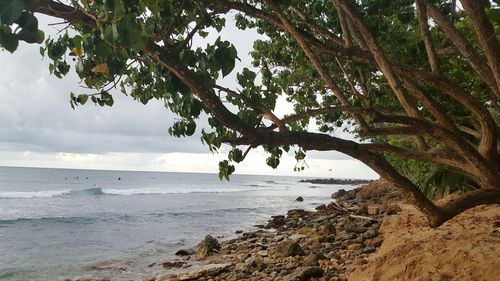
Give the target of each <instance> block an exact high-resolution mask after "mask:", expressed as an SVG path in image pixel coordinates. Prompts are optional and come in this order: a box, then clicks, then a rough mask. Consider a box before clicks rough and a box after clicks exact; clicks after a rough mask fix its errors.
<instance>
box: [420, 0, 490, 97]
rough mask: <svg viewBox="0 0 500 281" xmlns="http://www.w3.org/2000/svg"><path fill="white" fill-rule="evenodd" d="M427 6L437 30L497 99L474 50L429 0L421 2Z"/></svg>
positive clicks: (488, 70)
mask: <svg viewBox="0 0 500 281" xmlns="http://www.w3.org/2000/svg"><path fill="white" fill-rule="evenodd" d="M421 1H422V2H424V3H425V4H426V5H427V13H428V14H429V15H430V16H431V17H432V18H433V19H434V21H435V22H436V23H437V24H438V26H439V28H440V29H441V30H443V32H444V34H446V36H447V37H448V38H449V39H450V40H451V42H453V44H454V45H455V46H456V47H457V49H458V51H459V52H460V54H461V55H462V56H463V57H464V58H466V59H467V61H468V62H469V64H470V65H471V66H472V68H473V69H474V70H475V71H476V72H477V74H478V75H479V77H480V78H481V80H482V81H483V82H484V83H486V84H487V85H488V87H489V88H490V89H491V91H492V92H493V93H494V94H495V95H496V96H497V98H498V97H500V92H499V90H498V87H497V84H496V82H495V78H494V76H493V73H492V71H491V69H489V68H488V65H487V64H486V63H485V61H484V60H482V59H481V58H480V57H479V56H478V55H477V54H476V52H475V51H474V48H473V47H472V46H471V45H470V44H469V42H467V40H465V38H464V37H463V36H462V34H461V33H460V32H459V31H458V30H457V29H456V28H455V26H453V24H452V23H451V22H450V21H449V20H448V19H447V18H446V17H445V16H444V15H443V14H442V13H441V12H440V11H439V9H438V8H437V7H436V6H435V5H434V4H432V3H430V2H429V0H421Z"/></svg>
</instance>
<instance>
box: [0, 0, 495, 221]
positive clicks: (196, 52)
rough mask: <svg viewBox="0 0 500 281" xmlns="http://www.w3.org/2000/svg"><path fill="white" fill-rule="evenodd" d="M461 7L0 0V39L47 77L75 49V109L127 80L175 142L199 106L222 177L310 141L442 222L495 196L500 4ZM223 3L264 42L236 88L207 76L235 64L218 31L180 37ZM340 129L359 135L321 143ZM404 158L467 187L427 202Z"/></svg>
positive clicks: (439, 0)
mask: <svg viewBox="0 0 500 281" xmlns="http://www.w3.org/2000/svg"><path fill="white" fill-rule="evenodd" d="M460 3H461V5H457V3H456V1H455V0H451V1H445V0H436V1H431V0H415V1H410V0H404V1H387V0H365V1H349V0H331V1H300V0H287V1H276V0H266V1H253V0H247V1H243V0H242V1H239V0H200V1H192V0H164V1H159V0H138V1H131V0H80V1H76V0H73V1H67V2H66V4H65V3H62V2H60V1H54V0H25V1H19V0H1V1H0V9H1V10H0V15H1V18H0V19H1V21H0V24H1V27H0V32H1V33H0V45H1V46H2V47H3V48H4V49H6V50H7V51H10V52H13V51H15V50H16V48H17V47H18V42H19V41H25V42H27V43H41V42H43V41H44V42H45V44H44V46H43V47H42V48H41V53H42V54H44V55H46V56H48V57H49V58H50V59H51V60H52V63H51V64H50V67H49V70H50V71H51V72H52V73H53V74H54V75H55V76H57V77H62V76H64V75H65V74H67V73H68V71H69V70H70V67H71V66H70V64H68V60H69V58H73V59H74V60H75V61H76V63H75V66H74V69H75V71H76V72H77V73H78V75H79V76H80V77H81V79H82V83H83V84H85V86H87V87H88V88H90V89H93V90H95V91H94V92H92V93H87V94H79V95H76V94H71V105H72V106H77V105H83V104H85V103H86V102H87V101H88V98H90V99H91V101H92V102H94V103H96V104H98V105H101V106H105V105H107V106H111V105H113V97H112V95H111V94H110V93H109V91H110V89H112V88H119V89H121V91H123V92H124V93H126V92H127V89H130V90H129V91H130V93H129V94H130V96H131V97H133V98H134V99H136V100H139V101H140V102H143V103H147V102H148V101H149V100H150V99H152V98H156V99H162V100H164V101H165V103H166V105H167V107H168V108H169V109H170V110H171V111H172V112H174V113H176V114H177V115H178V116H179V117H180V121H178V122H176V123H174V124H173V126H172V127H171V129H170V133H171V134H172V135H174V136H177V137H181V136H190V135H192V134H193V133H194V131H195V130H196V120H197V118H198V117H199V116H200V114H201V112H204V113H206V114H207V115H208V116H209V119H208V120H209V124H210V126H211V130H210V131H207V130H203V131H202V141H203V142H204V143H206V144H207V145H208V147H209V149H210V150H211V151H217V150H218V149H219V148H220V147H221V145H222V144H229V145H231V146H232V147H233V149H232V150H231V151H230V153H229V155H228V160H226V161H223V162H221V163H220V165H219V168H220V176H221V177H226V178H227V177H228V176H229V174H231V173H232V172H233V171H234V166H233V165H232V163H233V162H240V161H242V160H244V158H245V156H246V154H247V153H248V151H249V150H250V149H252V148H255V147H257V146H262V147H263V148H264V149H265V150H266V151H267V152H268V153H269V158H268V159H267V164H268V165H269V166H271V167H276V166H277V165H279V159H280V156H281V155H282V154H283V152H288V151H289V149H290V148H291V147H293V148H294V149H295V155H296V159H297V161H302V160H303V159H304V157H305V156H306V154H305V153H306V151H308V150H319V151H326V150H337V151H340V152H343V153H345V154H348V155H350V156H352V157H354V158H357V159H359V160H360V161H362V162H363V163H365V164H366V165H368V166H369V167H371V168H372V169H373V170H375V171H376V172H377V173H379V174H380V175H381V176H382V177H383V178H385V179H387V180H389V181H390V182H392V183H393V184H394V185H395V186H397V187H398V188H400V189H401V190H403V191H404V192H405V193H406V195H407V197H408V199H409V200H410V201H411V202H412V203H413V204H415V206H417V207H418V208H419V209H420V210H421V211H422V212H423V213H424V214H425V215H426V216H427V218H428V219H429V223H430V225H431V226H438V225H440V224H442V223H443V222H445V221H446V220H448V219H450V218H452V217H454V216H455V215H457V214H459V213H461V212H463V211H464V210H466V209H469V208H472V207H474V206H477V205H479V204H487V203H500V158H499V157H498V148H499V147H500V145H499V139H498V135H497V131H498V126H499V125H498V119H499V118H498V116H499V115H498V114H499V106H500V103H499V100H500V45H499V34H500V9H499V7H498V5H497V4H495V3H492V2H490V1H487V0H482V1H475V0H461V1H460ZM229 11H236V12H237V14H236V22H237V26H238V27H239V28H241V29H245V28H255V29H257V30H258V32H260V33H262V34H264V35H266V36H267V38H268V39H267V40H259V41H257V42H255V45H254V51H253V53H252V56H253V58H254V65H253V67H254V68H256V69H258V71H257V72H255V71H252V70H250V69H248V68H245V69H244V70H243V71H242V72H241V73H238V74H237V83H238V84H239V86H238V87H237V88H234V89H229V88H225V87H222V86H221V85H218V84H217V79H218V78H219V77H220V76H221V75H222V76H226V75H228V74H229V73H231V72H232V70H233V68H234V66H235V63H236V62H237V60H238V57H237V52H236V49H235V47H234V46H233V45H232V44H231V43H230V42H227V41H222V40H220V39H218V40H216V41H215V42H213V43H212V44H208V45H207V46H206V47H205V48H193V47H192V44H191V43H192V40H193V38H194V37H196V36H202V37H203V36H206V35H207V31H208V30H213V29H215V30H219V31H220V30H221V29H223V28H224V26H225V18H226V17H227V16H228V15H229ZM36 13H41V14H45V15H49V16H52V17H55V18H59V19H62V20H64V21H65V22H66V23H67V25H68V28H71V29H73V30H75V31H76V33H77V35H74V36H72V35H69V34H68V33H65V34H63V35H61V36H60V37H59V38H56V39H52V38H48V39H44V34H43V32H42V31H41V30H38V24H37V19H36V16H35V14H36ZM210 28H211V29H210ZM259 79H260V80H261V82H258V81H259ZM279 96H285V97H286V98H287V100H288V101H289V102H291V103H293V105H294V110H295V112H294V113H293V114H291V115H289V116H285V117H283V118H279V117H278V116H276V115H275V114H274V112H273V111H274V109H275V106H276V102H277V98H278V97H279ZM311 121H315V122H316V124H317V125H318V126H319V132H317V131H311V130H310V129H309V128H310V127H309V126H308V124H309V122H311ZM346 126H347V129H348V130H350V131H351V132H353V133H355V134H357V135H358V136H359V137H360V138H361V139H362V140H363V141H358V142H355V141H350V140H344V139H340V138H337V137H334V136H333V132H334V131H335V130H339V129H338V128H346ZM242 146H247V149H246V150H245V152H243V151H242V150H240V149H239V148H241V147H242ZM405 161H406V162H405ZM408 161H413V162H414V163H421V164H426V163H427V164H429V165H437V166H439V167H446V168H448V169H451V170H453V171H456V172H459V173H460V174H462V175H464V177H465V178H469V179H473V180H474V181H475V182H477V183H478V185H477V189H475V190H473V191H470V192H467V193H465V194H463V195H462V196H461V197H460V198H459V199H457V200H455V201H452V202H448V203H447V204H445V205H441V206H438V205H436V204H434V203H433V202H432V201H431V200H430V199H428V198H427V197H426V196H425V195H424V194H423V192H422V191H421V190H420V189H419V188H418V186H417V185H416V184H415V182H412V180H411V179H410V178H409V177H408V176H405V175H403V172H402V170H401V166H402V163H409V162H408ZM413 162H412V163H413ZM417 166H418V165H417ZM410 167H411V166H410ZM299 169H300V166H299ZM412 169H414V168H412Z"/></svg>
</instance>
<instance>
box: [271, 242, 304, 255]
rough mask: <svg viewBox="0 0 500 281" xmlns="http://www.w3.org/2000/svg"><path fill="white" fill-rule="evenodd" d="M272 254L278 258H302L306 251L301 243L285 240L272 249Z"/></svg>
mask: <svg viewBox="0 0 500 281" xmlns="http://www.w3.org/2000/svg"><path fill="white" fill-rule="evenodd" d="M270 254H271V255H272V256H275V257H277V258H286V257H291V256H302V255H304V250H303V249H302V247H301V246H300V245H299V243H297V242H295V241H293V240H284V241H282V242H280V243H278V244H277V245H276V246H274V247H273V248H271V250H270Z"/></svg>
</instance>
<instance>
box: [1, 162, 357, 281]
mask: <svg viewBox="0 0 500 281" xmlns="http://www.w3.org/2000/svg"><path fill="white" fill-rule="evenodd" d="M299 179H300V178H296V177H273V176H253V175H234V176H232V177H231V181H230V182H221V181H219V179H218V177H217V175H216V174H194V173H161V172H128V171H127V172H125V171H95V170H69V169H38V168H10V167H0V280H1V281H7V280H8V281H11V280H12V281H13V280H16V281H17V280H40V281H44V280H63V279H64V278H65V277H74V276H85V275H90V274H94V275H95V274H99V273H96V272H92V271H90V270H86V269H84V267H85V265H88V264H90V263H95V262H97V261H105V260H111V259H120V260H125V261H127V262H128V263H130V268H131V269H133V270H130V271H133V273H128V272H122V273H120V274H121V275H117V277H116V278H118V279H117V280H123V279H125V278H131V279H133V280H142V279H141V278H143V277H146V276H148V274H151V271H153V270H155V269H153V268H152V269H148V267H147V266H146V265H147V264H148V263H151V262H154V261H158V260H161V259H168V258H171V257H172V256H173V253H174V252H175V251H176V250H177V249H179V248H182V247H190V246H193V245H195V244H196V243H197V242H199V241H200V240H201V239H202V238H203V237H204V236H205V235H206V234H212V235H221V236H225V237H231V236H232V235H233V233H234V232H235V231H236V230H240V229H242V230H251V229H252V226H253V225H255V224H262V223H265V222H266V221H267V219H268V218H269V216H270V215H275V214H280V213H284V212H285V211H286V210H287V209H290V208H305V209H311V208H314V207H315V206H316V205H318V204H319V203H324V202H327V201H328V200H329V198H330V195H331V194H332V192H335V191H336V190H338V189H339V188H346V187H345V186H339V185H321V186H319V185H313V184H309V183H299V182H298V180H299ZM347 188H349V187H347ZM299 195H300V196H303V197H304V202H296V201H295V198H296V197H297V196H299ZM82 267H83V268H82ZM134 267H135V268H134ZM148 270H151V271H148ZM156 270H157V269H156ZM122 278H123V279H122Z"/></svg>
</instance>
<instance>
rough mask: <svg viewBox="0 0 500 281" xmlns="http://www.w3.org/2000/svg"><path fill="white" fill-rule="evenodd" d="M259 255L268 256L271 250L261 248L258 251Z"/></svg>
mask: <svg viewBox="0 0 500 281" xmlns="http://www.w3.org/2000/svg"><path fill="white" fill-rule="evenodd" d="M257 255H259V256H261V257H267V256H268V255H269V252H268V251H266V250H261V251H258V252H257Z"/></svg>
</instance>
